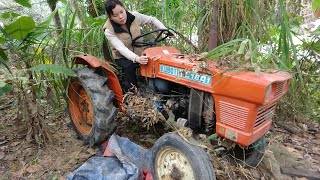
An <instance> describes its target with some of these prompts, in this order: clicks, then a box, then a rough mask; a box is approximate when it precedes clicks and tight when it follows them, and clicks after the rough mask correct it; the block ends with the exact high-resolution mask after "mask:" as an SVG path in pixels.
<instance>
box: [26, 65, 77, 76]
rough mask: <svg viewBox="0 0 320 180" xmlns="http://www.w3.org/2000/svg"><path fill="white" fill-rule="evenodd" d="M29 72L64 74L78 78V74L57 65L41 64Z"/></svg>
mask: <svg viewBox="0 0 320 180" xmlns="http://www.w3.org/2000/svg"><path fill="white" fill-rule="evenodd" d="M29 70H30V71H35V72H40V71H46V72H50V73H62V74H66V75H68V76H76V73H75V72H74V71H73V70H72V69H69V68H66V67H63V66H59V65H56V64H39V65H37V66H34V67H32V68H30V69H29Z"/></svg>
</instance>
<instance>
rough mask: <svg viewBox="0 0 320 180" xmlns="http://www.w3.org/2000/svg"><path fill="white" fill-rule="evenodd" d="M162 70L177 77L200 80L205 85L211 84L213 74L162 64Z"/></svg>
mask: <svg viewBox="0 0 320 180" xmlns="http://www.w3.org/2000/svg"><path fill="white" fill-rule="evenodd" d="M160 72H161V73H164V74H169V75H172V76H176V77H177V78H183V79H188V80H191V81H195V82H199V83H202V84H205V85H211V79H212V76H209V75H206V74H200V73H193V72H191V71H188V70H185V69H180V68H176V67H172V66H166V65H162V64H161V65H160Z"/></svg>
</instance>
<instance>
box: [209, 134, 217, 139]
mask: <svg viewBox="0 0 320 180" xmlns="http://www.w3.org/2000/svg"><path fill="white" fill-rule="evenodd" d="M217 137H218V134H211V135H210V136H209V137H208V139H209V140H213V139H217Z"/></svg>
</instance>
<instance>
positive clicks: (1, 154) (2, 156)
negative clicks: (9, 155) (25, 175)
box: [0, 151, 6, 160]
mask: <svg viewBox="0 0 320 180" xmlns="http://www.w3.org/2000/svg"><path fill="white" fill-rule="evenodd" d="M4 157H6V154H5V153H4V152H2V151H0V160H2V159H3V158H4Z"/></svg>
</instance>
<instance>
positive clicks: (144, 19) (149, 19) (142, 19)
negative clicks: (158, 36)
mask: <svg viewBox="0 0 320 180" xmlns="http://www.w3.org/2000/svg"><path fill="white" fill-rule="evenodd" d="M132 14H133V15H134V16H135V17H136V18H137V20H138V22H139V24H140V26H142V25H144V24H152V25H154V26H156V27H157V28H158V29H167V28H166V27H165V26H164V25H163V24H162V22H160V21H159V20H158V19H157V18H155V17H153V16H147V15H144V14H141V13H138V12H133V13H132Z"/></svg>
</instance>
